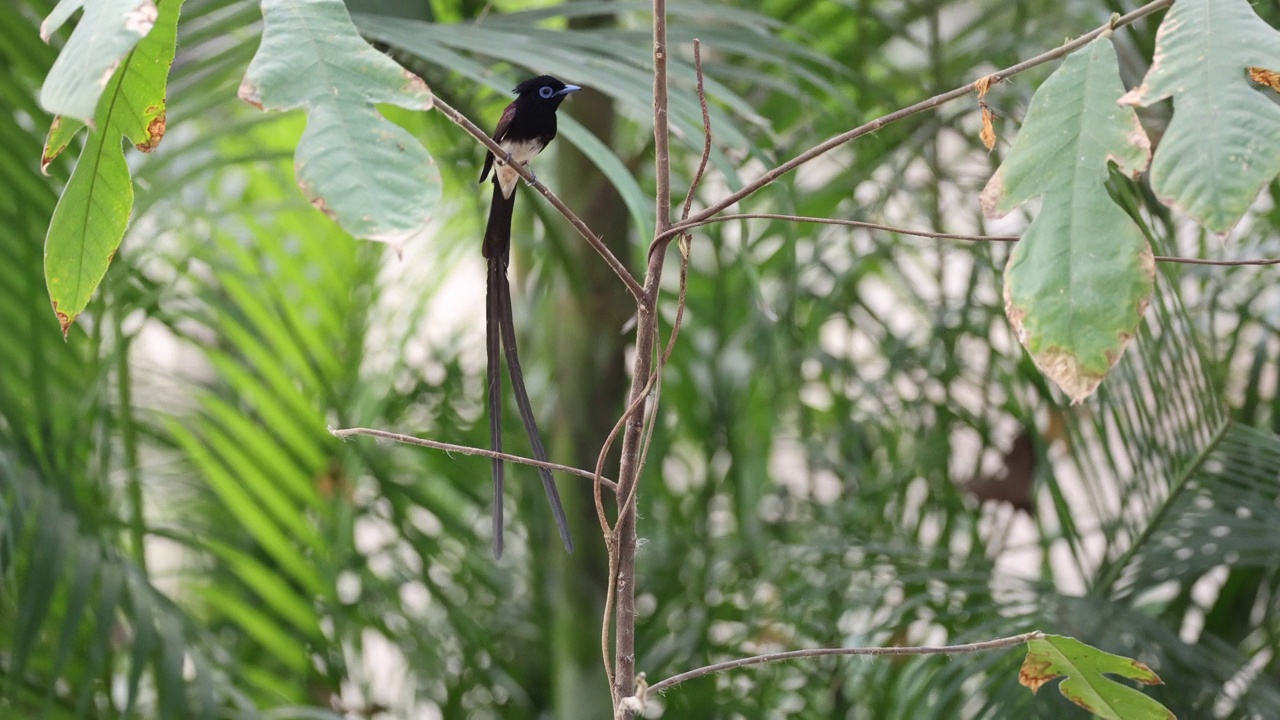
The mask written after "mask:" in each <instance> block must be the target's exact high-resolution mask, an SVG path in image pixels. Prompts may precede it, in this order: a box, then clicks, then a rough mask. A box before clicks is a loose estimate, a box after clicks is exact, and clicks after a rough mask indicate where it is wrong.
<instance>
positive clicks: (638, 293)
mask: <svg viewBox="0 0 1280 720" xmlns="http://www.w3.org/2000/svg"><path fill="white" fill-rule="evenodd" d="M434 102H435V105H434V107H435V109H436V110H439V111H440V113H441V114H442V115H444V116H445V117H447V118H449V119H450V120H452V121H453V122H454V124H455V125H457V126H458V127H460V128H462V129H463V130H465V131H466V132H467V134H468V135H470V136H471V137H474V138H475V139H476V140H479V141H480V143H481V144H482V145H484V146H485V147H487V148H489V151H490V152H492V153H494V154H495V155H497V156H498V157H501V156H502V155H504V154H505V153H506V151H505V150H503V149H502V147H501V146H499V145H498V143H496V142H494V140H493V138H491V137H489V136H488V134H486V133H485V131H483V130H481V129H480V128H479V127H478V126H477V125H476V124H475V123H473V122H471V121H470V120H468V119H467V117H466V116H465V115H463V114H462V113H461V112H459V111H458V110H456V109H454V108H453V107H452V106H450V105H449V104H448V103H446V102H445V101H444V100H441V99H440V98H439V97H436V98H435V100H434ZM511 167H512V168H513V169H514V170H515V171H516V173H517V174H519V175H520V177H522V178H524V180H525V182H527V183H529V185H530V186H531V187H533V189H534V190H537V191H538V192H539V193H540V194H541V195H542V197H544V198H546V199H547V202H549V203H551V206H552V207H554V208H555V209H556V210H557V211H559V212H560V214H561V215H563V216H564V218H565V219H566V220H568V221H569V224H570V225H573V227H574V229H575V230H577V231H578V234H579V235H581V236H582V237H583V239H585V240H586V241H587V244H589V245H590V246H591V248H592V249H593V250H595V251H596V253H597V254H599V255H600V257H602V258H604V261H605V263H606V264H608V265H609V267H610V268H611V269H612V270H613V272H614V273H615V274H617V276H618V279H619V280H621V281H622V284H623V285H626V286H627V290H628V291H629V292H630V293H631V295H632V297H634V298H635V299H636V301H640V300H641V299H642V296H643V294H644V289H643V288H642V287H641V286H640V281H639V280H636V278H635V276H634V275H632V274H631V271H630V270H627V266H626V265H623V264H622V261H621V260H619V259H618V257H617V256H616V255H614V254H613V252H612V251H611V250H609V247H608V246H607V245H605V244H604V241H603V240H601V239H600V236H598V235H596V234H595V233H594V232H592V230H591V228H589V227H587V224H586V223H584V222H583V221H582V219H581V218H579V217H578V216H577V214H575V213H574V212H573V211H572V210H570V209H569V206H568V205H565V204H564V201H562V200H561V199H560V198H559V197H558V196H556V194H555V193H553V192H551V190H549V189H547V186H546V185H543V184H542V183H541V182H540V181H539V180H538V179H537V178H535V177H534V176H533V173H531V172H529V168H527V167H525V166H524V165H521V164H520V163H511Z"/></svg>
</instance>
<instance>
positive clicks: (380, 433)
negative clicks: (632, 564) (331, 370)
mask: <svg viewBox="0 0 1280 720" xmlns="http://www.w3.org/2000/svg"><path fill="white" fill-rule="evenodd" d="M329 433H330V434H332V435H333V436H334V437H336V438H341V439H343V440H346V439H347V438H350V437H355V436H357V435H364V436H367V437H375V438H378V439H380V440H392V441H394V442H398V443H404V444H406V445H417V446H418V447H424V448H431V449H432V450H444V451H445V452H455V453H458V454H459V455H482V456H484V457H488V458H497V459H499V460H505V461H507V462H513V463H519V464H521V465H532V466H533V467H539V468H546V469H548V470H556V471H559V472H562V473H567V474H569V475H577V476H578V477H584V478H586V479H588V480H592V481H595V482H596V483H597V486H599V485H604V486H605V487H607V488H609V489H610V490H613V491H614V492H617V491H618V484H617V483H615V482H614V481H612V480H610V479H609V478H606V477H601V476H600V475H597V474H595V473H592V472H589V471H587V470H583V469H581V468H576V467H573V466H571V465H561V464H559V463H553V462H543V461H541V460H534V459H533V458H527V457H522V456H520V455H511V454H509V453H503V452H494V451H492V450H489V449H486V448H478V447H471V446H470V445H454V444H453V443H445V442H438V441H436V440H426V439H424V438H419V437H414V436H412V435H401V434H400V433H393V432H388V431H386V430H377V429H374V428H329Z"/></svg>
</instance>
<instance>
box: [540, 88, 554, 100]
mask: <svg viewBox="0 0 1280 720" xmlns="http://www.w3.org/2000/svg"><path fill="white" fill-rule="evenodd" d="M555 94H556V91H555V90H552V89H551V86H550V85H543V86H542V87H541V88H539V89H538V95H540V96H541V97H543V98H544V99H547V100H550V99H551V96H552V95H555Z"/></svg>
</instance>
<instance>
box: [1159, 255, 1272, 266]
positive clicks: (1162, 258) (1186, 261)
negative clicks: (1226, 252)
mask: <svg viewBox="0 0 1280 720" xmlns="http://www.w3.org/2000/svg"><path fill="white" fill-rule="evenodd" d="M1156 262H1166V263H1178V264H1179V265H1222V266H1228V267H1231V266H1238V265H1280V258H1262V259H1260V260H1205V259H1202V258H1189V257H1170V256H1168V255H1157V256H1156Z"/></svg>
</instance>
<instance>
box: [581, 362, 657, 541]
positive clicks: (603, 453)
mask: <svg viewBox="0 0 1280 720" xmlns="http://www.w3.org/2000/svg"><path fill="white" fill-rule="evenodd" d="M653 380H654V378H653V375H652V374H650V375H649V382H648V383H646V384H645V386H644V392H642V393H640V395H639V396H637V397H635V398H634V399H632V401H631V405H629V406H628V407H627V411H626V412H624V413H622V417H620V418H618V422H616V423H614V424H613V429H612V430H610V431H609V436H608V437H606V438H605V439H604V444H603V445H601V446H600V453H599V454H598V455H596V474H597V475H598V476H600V477H603V475H601V473H603V472H604V461H605V458H606V457H608V455H609V450H610V449H612V448H613V442H614V440H616V439H617V438H618V433H620V432H622V429H623V428H624V427H626V424H627V421H628V420H630V419H631V416H632V415H634V414H635V413H636V411H638V410H639V409H640V408H641V407H643V406H644V401H645V400H646V399H647V398H648V396H649V388H651V387H652V386H653ZM615 489H616V488H615ZM595 496H596V516H597V517H598V518H599V520H600V531H601V532H602V533H604V536H605V539H606V540H609V541H610V542H612V540H611V538H612V537H613V536H614V535H615V534H616V533H617V528H616V527H613V526H611V525H610V524H609V519H608V518H607V517H606V516H605V513H604V501H603V500H602V499H601V496H600V489H599V488H596V493H595Z"/></svg>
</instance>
